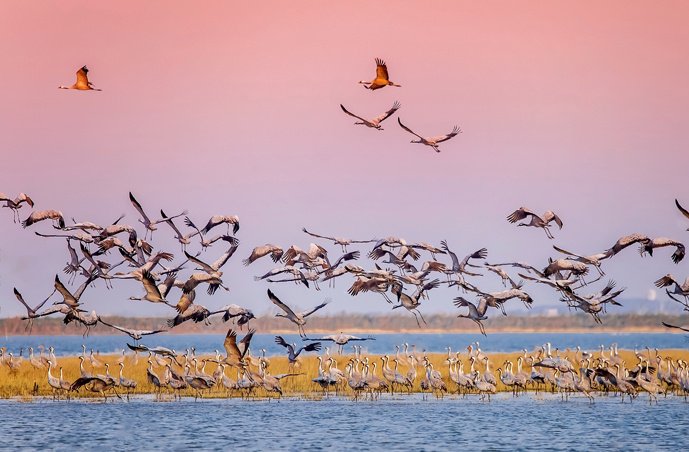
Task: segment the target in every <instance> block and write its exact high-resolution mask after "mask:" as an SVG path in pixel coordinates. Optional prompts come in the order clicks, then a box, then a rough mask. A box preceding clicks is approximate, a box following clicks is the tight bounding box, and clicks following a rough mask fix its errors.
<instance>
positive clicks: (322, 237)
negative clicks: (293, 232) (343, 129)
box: [301, 107, 361, 241]
mask: <svg viewBox="0 0 689 452" xmlns="http://www.w3.org/2000/svg"><path fill="white" fill-rule="evenodd" d="M342 108H344V107H342ZM345 111H346V110H345ZM350 114H351V113H350ZM352 116H354V117H355V118H359V117H358V116H356V115H352ZM359 119H361V118H359ZM301 230H302V231H304V232H305V233H306V234H308V235H310V236H312V237H317V238H319V239H325V240H332V241H335V237H326V236H324V235H318V234H314V233H313V232H309V231H307V230H306V228H301Z"/></svg>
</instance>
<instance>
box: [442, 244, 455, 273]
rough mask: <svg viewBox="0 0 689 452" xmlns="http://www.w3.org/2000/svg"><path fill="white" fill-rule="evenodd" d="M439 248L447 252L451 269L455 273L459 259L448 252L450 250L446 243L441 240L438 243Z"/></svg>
mask: <svg viewBox="0 0 689 452" xmlns="http://www.w3.org/2000/svg"><path fill="white" fill-rule="evenodd" d="M440 247H441V248H442V249H444V250H445V252H447V254H448V255H449V256H450V259H452V269H453V270H455V271H456V269H458V268H459V259H458V258H457V255H456V254H455V253H453V252H452V251H450V248H448V246H447V241H446V240H442V241H441V242H440Z"/></svg>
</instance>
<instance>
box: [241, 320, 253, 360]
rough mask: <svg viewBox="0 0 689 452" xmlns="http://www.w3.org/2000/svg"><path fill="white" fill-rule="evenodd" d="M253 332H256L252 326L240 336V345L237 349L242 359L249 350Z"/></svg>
mask: <svg viewBox="0 0 689 452" xmlns="http://www.w3.org/2000/svg"><path fill="white" fill-rule="evenodd" d="M255 332H256V330H254V329H253V328H252V329H250V330H249V332H248V333H246V335H245V336H244V337H243V338H242V340H241V341H239V345H241V347H239V349H240V350H241V351H242V359H244V356H245V355H246V354H247V352H248V351H249V345H250V344H251V338H252V337H254V333H255Z"/></svg>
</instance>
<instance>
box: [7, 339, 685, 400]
mask: <svg viewBox="0 0 689 452" xmlns="http://www.w3.org/2000/svg"><path fill="white" fill-rule="evenodd" d="M607 353H609V352H607V351H606V354H607ZM642 353H643V354H644V356H647V352H646V350H643V351H642ZM453 354H454V353H453ZM530 354H531V353H530ZM487 355H488V357H489V358H490V362H491V364H490V365H491V372H493V373H494V374H495V376H496V377H497V375H498V372H497V369H498V367H504V365H503V364H504V362H505V361H506V360H510V361H512V362H513V363H514V372H516V362H517V358H518V357H519V356H522V355H523V353H490V354H487ZM561 355H562V356H566V357H568V358H569V359H570V361H572V363H573V364H574V365H575V367H578V365H577V364H576V362H575V354H574V352H573V351H566V352H564V353H562V354H561ZM619 355H620V357H621V358H622V359H624V361H625V363H626V364H627V366H628V367H633V366H634V365H635V364H636V363H637V359H636V357H635V355H634V352H632V351H629V350H620V352H619ZM366 356H368V359H369V363H370V364H372V363H374V362H375V363H377V370H376V375H378V376H379V377H381V378H382V372H381V366H382V362H381V359H380V358H381V355H366ZM594 356H595V357H598V356H599V353H598V352H597V353H595V354H594ZM660 356H662V357H663V358H666V357H670V358H672V359H674V360H677V359H683V360H685V361H689V350H660ZM96 357H97V359H98V361H100V362H101V363H103V364H105V363H108V364H109V365H110V374H111V375H112V376H113V377H115V378H117V377H118V372H119V366H118V364H117V360H118V359H119V358H120V357H121V355H116V354H113V355H97V356H96ZM333 357H334V358H335V359H336V360H337V365H338V367H339V368H340V369H341V370H344V367H345V365H346V364H347V362H348V361H349V359H350V358H352V355H341V356H340V355H333ZM394 357H395V356H394V354H391V355H390V366H391V367H393V366H394V363H393V362H392V359H393V358H394ZM651 357H652V359H655V351H653V350H652V351H651ZM198 358H199V362H201V360H202V358H212V359H214V358H215V356H211V355H208V356H199V357H198ZM428 358H429V360H430V362H431V363H432V364H433V366H434V368H435V369H436V370H439V371H440V372H441V373H442V374H443V378H444V380H445V382H446V384H447V387H448V389H449V390H450V391H451V392H453V391H455V390H456V385H455V384H454V383H453V382H452V381H450V379H449V377H448V365H447V362H446V360H447V354H428ZM460 360H461V361H462V362H463V363H464V372H465V373H468V372H469V369H470V363H469V357H468V356H467V354H466V352H463V353H461V354H460ZM269 361H270V366H269V369H268V370H269V372H270V374H271V375H278V374H282V373H289V372H295V373H300V374H302V375H299V376H296V377H290V378H286V379H284V380H282V384H281V386H282V390H283V393H284V395H285V396H301V397H318V396H319V395H320V394H322V390H321V389H320V387H319V386H318V385H316V384H315V383H313V382H312V381H311V379H313V378H315V377H316V376H317V375H318V361H317V359H316V356H315V355H312V356H306V357H300V359H299V363H298V365H297V366H296V367H294V368H293V369H290V367H289V364H288V362H287V358H285V357H281V356H280V357H271V358H269ZM147 366H148V356H147V355H145V356H142V355H139V356H138V357H135V356H134V355H133V354H131V353H130V354H127V356H126V359H125V367H124V376H125V377H127V378H131V379H134V380H136V382H137V388H136V390H134V391H132V392H131V394H153V393H155V392H156V388H155V387H153V386H152V385H151V384H149V383H148V380H147V378H146V368H147ZM58 367H62V369H63V378H64V379H65V380H67V381H69V382H72V381H74V380H76V379H77V378H78V377H79V375H80V373H79V358H78V357H77V356H70V357H59V358H58ZM85 368H86V370H87V371H89V372H91V373H93V374H105V367H104V366H101V367H97V368H92V367H91V366H90V364H89V360H88V359H86V360H85ZM476 368H477V369H478V370H479V371H481V373H483V371H484V366H483V364H481V365H477V366H476ZM215 369H216V364H215V363H212V362H209V363H208V364H207V365H206V373H208V374H211V373H212V372H213V371H214V370H215ZM253 370H254V371H255V369H253ZM398 370H399V371H400V372H401V373H402V374H406V372H407V370H408V366H407V365H404V364H400V366H399V369H398ZM523 370H524V371H525V372H527V373H528V372H530V368H529V366H528V365H524V367H523ZM542 370H543V371H545V369H542ZM154 371H155V372H156V373H157V374H158V376H159V377H160V378H161V379H162V377H163V375H164V368H163V367H160V366H158V365H157V363H156V362H155V360H154ZM51 372H52V374H53V376H55V377H57V376H59V368H55V369H53V370H52V371H51ZM417 372H418V376H417V379H416V382H415V385H414V391H416V392H418V391H420V390H421V389H420V387H419V383H420V381H421V379H422V378H423V372H424V370H423V367H422V366H418V367H417ZM226 375H227V376H228V377H230V378H232V379H233V380H236V379H237V372H236V370H235V369H233V368H227V369H226ZM497 390H498V391H499V392H500V391H508V390H509V389H508V388H506V387H505V386H504V385H502V383H501V382H498V386H497ZM118 392H120V393H122V392H123V391H122V389H119V391H118ZM344 393H345V394H351V391H350V390H349V388H347V389H346V390H345V392H344ZM52 394H53V392H52V388H51V387H50V386H49V385H48V379H47V369H39V368H35V367H34V366H32V364H31V363H30V362H29V361H28V360H26V359H25V360H23V362H22V363H21V367H20V368H19V369H18V370H17V371H11V370H10V369H9V367H8V366H7V365H2V367H0V397H2V398H10V397H20V398H29V397H32V396H38V397H40V396H52ZM168 394H169V395H170V397H172V395H171V394H172V393H171V392H169V391H168ZM255 394H256V395H257V396H266V395H267V394H266V393H265V392H264V391H263V390H262V389H261V390H258V391H256V393H255ZM182 395H186V396H193V395H194V392H193V390H186V391H182ZM229 395H230V396H233V397H240V393H239V392H236V391H235V392H232V393H230V394H229ZM71 396H72V397H99V395H98V394H94V393H91V392H90V391H88V390H86V389H85V388H82V389H81V390H80V391H79V392H78V393H76V392H72V393H71ZM227 396H228V394H227V392H226V391H225V389H224V388H214V389H213V390H212V391H211V392H210V394H209V393H204V397H227ZM273 396H274V394H273Z"/></svg>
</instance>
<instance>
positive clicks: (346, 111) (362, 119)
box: [307, 104, 368, 237]
mask: <svg viewBox="0 0 689 452" xmlns="http://www.w3.org/2000/svg"><path fill="white" fill-rule="evenodd" d="M340 108H341V109H342V111H344V112H345V113H347V114H348V115H349V116H353V117H355V118H356V119H358V120H360V121H363V122H368V121H367V120H365V119H364V118H362V117H361V116H357V115H355V114H354V113H352V112H351V111H349V110H347V109H346V108H345V107H344V105H342V104H340ZM307 234H308V232H307ZM309 235H314V234H309ZM315 237H318V236H317V235H315Z"/></svg>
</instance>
